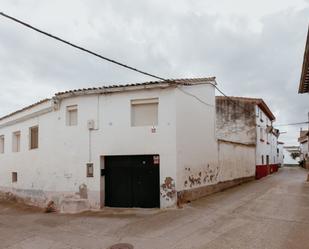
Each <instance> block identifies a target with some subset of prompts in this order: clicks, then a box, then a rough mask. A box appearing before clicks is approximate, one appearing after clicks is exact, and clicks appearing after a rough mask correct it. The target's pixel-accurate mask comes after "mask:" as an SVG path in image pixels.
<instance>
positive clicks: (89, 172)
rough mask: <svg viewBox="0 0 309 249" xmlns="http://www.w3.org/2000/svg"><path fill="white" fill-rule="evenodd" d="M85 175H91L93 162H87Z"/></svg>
mask: <svg viewBox="0 0 309 249" xmlns="http://www.w3.org/2000/svg"><path fill="white" fill-rule="evenodd" d="M87 177H93V163H87Z"/></svg>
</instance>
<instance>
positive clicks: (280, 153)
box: [277, 141, 284, 167]
mask: <svg viewBox="0 0 309 249" xmlns="http://www.w3.org/2000/svg"><path fill="white" fill-rule="evenodd" d="M283 145H284V143H283V142H280V141H278V148H277V157H278V164H279V166H280V167H282V166H283V164H284V155H283Z"/></svg>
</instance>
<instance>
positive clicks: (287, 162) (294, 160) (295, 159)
mask: <svg viewBox="0 0 309 249" xmlns="http://www.w3.org/2000/svg"><path fill="white" fill-rule="evenodd" d="M283 153H284V166H286V167H296V166H299V159H300V158H299V155H300V148H299V146H295V145H292V146H283Z"/></svg>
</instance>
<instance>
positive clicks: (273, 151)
mask: <svg viewBox="0 0 309 249" xmlns="http://www.w3.org/2000/svg"><path fill="white" fill-rule="evenodd" d="M255 108H256V133H257V140H256V165H271V164H279V157H278V137H279V131H278V130H275V129H274V128H273V121H274V120H271V119H270V117H268V115H267V114H266V113H265V112H264V111H263V110H262V109H261V108H260V107H259V106H257V105H256V107H255Z"/></svg>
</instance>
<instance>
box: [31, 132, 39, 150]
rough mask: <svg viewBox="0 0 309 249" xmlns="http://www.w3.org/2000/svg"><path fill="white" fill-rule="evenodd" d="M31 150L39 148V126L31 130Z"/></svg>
mask: <svg viewBox="0 0 309 249" xmlns="http://www.w3.org/2000/svg"><path fill="white" fill-rule="evenodd" d="M29 133H30V134H29V138H30V141H29V148H30V150H32V149H37V148H39V127H38V126H33V127H31V128H30V129H29Z"/></svg>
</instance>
